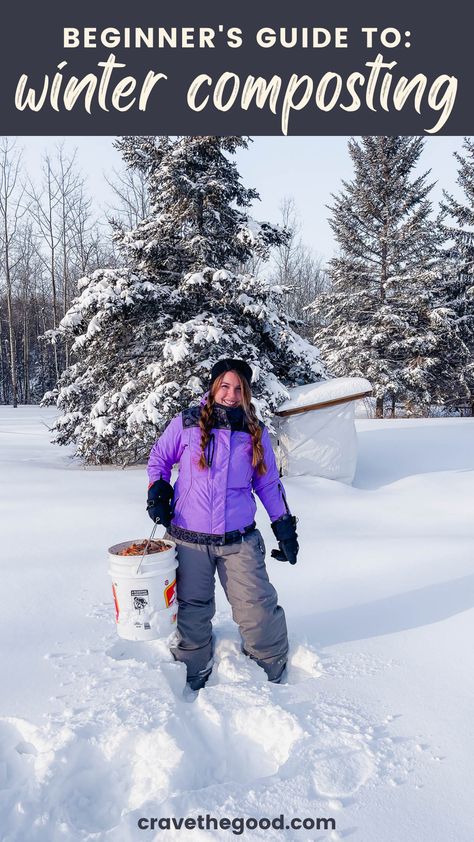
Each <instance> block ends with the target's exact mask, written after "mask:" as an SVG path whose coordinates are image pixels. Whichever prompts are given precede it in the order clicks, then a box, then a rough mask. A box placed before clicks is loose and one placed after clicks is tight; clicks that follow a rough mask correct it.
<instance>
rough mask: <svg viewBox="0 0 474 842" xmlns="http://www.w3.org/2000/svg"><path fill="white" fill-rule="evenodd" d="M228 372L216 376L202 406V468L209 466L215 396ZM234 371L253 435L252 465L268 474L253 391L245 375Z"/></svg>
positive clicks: (258, 470)
mask: <svg viewBox="0 0 474 842" xmlns="http://www.w3.org/2000/svg"><path fill="white" fill-rule="evenodd" d="M227 373H228V372H227V371H224V372H223V373H222V374H220V375H219V376H218V377H216V379H215V380H214V383H213V384H212V387H211V389H210V390H209V394H208V396H207V400H206V403H205V404H204V405H203V406H202V407H201V415H200V418H199V427H200V428H201V456H200V459H199V462H198V465H199V467H200V468H206V467H207V461H206V455H205V450H206V447H207V445H208V444H209V440H210V438H211V431H212V427H213V424H214V405H215V402H216V397H215V396H216V393H217V391H218V389H219V387H220V385H221V383H222V381H223V379H224V377H225V375H226V374H227ZM232 373H233V374H235V375H236V376H237V377H238V379H239V383H240V388H241V395H242V409H243V412H244V417H245V420H246V421H247V426H248V428H249V432H250V435H251V436H252V448H253V456H252V466H253V467H254V468H257V474H258V475H259V476H262V475H263V474H266V472H267V466H266V464H265V458H264V452H263V445H262V428H261V426H260V424H259V423H258V418H257V413H256V411H255V407H254V405H253V403H252V392H251V391H250V386H249V384H248V382H247V380H246V379H245V377H242V375H241V374H239V372H238V371H235V370H234V369H232Z"/></svg>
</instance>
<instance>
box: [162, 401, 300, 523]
mask: <svg viewBox="0 0 474 842" xmlns="http://www.w3.org/2000/svg"><path fill="white" fill-rule="evenodd" d="M214 413H215V416H216V421H215V426H214V427H213V429H212V434H213V436H211V439H210V441H209V445H208V447H207V448H206V455H207V456H208V457H210V458H209V459H208V461H210V462H211V466H210V467H207V466H206V467H205V468H204V469H203V468H200V467H199V465H198V461H199V459H200V456H201V446H200V444H201V430H200V428H199V414H200V407H199V406H192V407H189V408H188V409H185V410H183V412H181V413H180V414H179V415H176V416H175V418H173V420H172V421H170V423H169V424H168V426H167V427H166V429H165V430H164V432H163V434H162V435H161V436H160V438H159V439H158V441H157V442H156V443H155V444H154V445H153V448H152V450H151V453H150V458H149V460H148V477H149V480H150V484H151V483H153V482H155V480H158V479H160V477H162V478H163V479H164V480H166V482H169V481H170V476H171V469H172V467H173V465H175V464H179V476H178V479H177V481H176V484H175V487H174V498H173V500H174V517H173V521H172V522H173V525H174V526H179V527H181V528H182V529H186V530H190V531H192V532H199V533H204V534H207V535H224V533H225V532H232V531H234V530H241V531H243V530H244V528H245V527H246V526H250V524H251V523H252V522H253V520H254V518H255V512H256V508H257V507H256V503H255V498H254V495H253V492H254V491H255V492H256V494H258V496H259V498H260V500H261V501H262V503H263V505H264V506H265V509H266V510H267V512H268V515H269V517H270V520H271V521H272V522H273V521H275V520H277V519H278V518H280V517H282V515H285V514H288V513H289V508H288V505H287V502H286V497H285V492H284V489H283V485H282V482H281V479H280V477H279V474H278V468H277V465H276V461H275V455H274V453H273V449H272V445H271V441H270V436H269V434H268V430H267V429H266V427H264V426H263V424H262V427H263V433H262V445H263V450H264V454H265V464H266V466H267V473H266V474H263V476H259V475H258V474H257V471H256V469H254V468H253V467H252V437H251V435H250V433H247V432H238V431H234V432H231V428H230V424H229V421H228V418H227V414H226V411H225V409H221V408H220V407H218V406H216V407H215V410H214ZM209 450H210V451H211V452H210V453H208V451H209Z"/></svg>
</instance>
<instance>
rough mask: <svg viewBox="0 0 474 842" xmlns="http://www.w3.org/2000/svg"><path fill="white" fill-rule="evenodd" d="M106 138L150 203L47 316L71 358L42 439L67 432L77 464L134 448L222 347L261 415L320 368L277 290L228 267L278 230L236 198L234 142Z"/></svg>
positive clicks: (198, 387)
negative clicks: (136, 175) (55, 317)
mask: <svg viewBox="0 0 474 842" xmlns="http://www.w3.org/2000/svg"><path fill="white" fill-rule="evenodd" d="M117 145H118V147H119V148H120V149H121V151H122V154H123V157H124V159H125V161H126V162H127V164H128V165H129V166H132V167H135V168H137V169H139V170H140V171H141V172H143V173H145V174H146V177H147V183H148V190H149V195H150V200H151V207H152V212H151V214H150V216H149V217H148V218H147V219H145V220H143V221H142V222H140V224H139V225H138V226H137V227H136V228H135V229H133V230H131V231H123V230H122V229H121V228H120V227H119V226H116V234H115V238H116V241H117V243H118V246H119V249H120V251H121V253H122V254H123V255H124V258H125V265H124V266H123V268H119V269H100V270H97V271H96V272H94V273H93V274H92V275H90V276H88V277H85V278H83V279H82V280H81V281H80V284H79V287H80V295H79V297H78V298H77V299H76V301H75V302H74V304H73V305H72V307H71V308H70V310H69V312H68V313H67V314H66V316H65V318H64V319H63V320H62V322H61V324H60V327H59V333H60V334H62V335H65V336H66V337H67V338H68V339H69V340H71V339H72V340H74V344H73V348H72V353H73V354H74V363H73V365H71V366H70V368H69V369H68V370H67V371H66V372H65V374H64V375H63V376H62V377H61V380H60V382H59V389H58V392H57V394H56V395H55V398H56V402H57V405H58V406H59V408H60V409H61V410H62V415H61V417H60V418H59V419H58V421H57V423H56V425H55V440H56V441H57V442H59V443H61V444H64V443H69V442H75V443H76V444H77V452H78V454H79V455H81V456H82V457H83V458H84V459H85V460H86V461H87V462H89V463H104V462H115V463H122V464H128V463H132V462H136V461H139V460H143V459H145V458H146V457H147V455H148V452H149V449H150V446H151V444H152V443H153V441H154V440H155V439H156V437H157V435H158V434H159V433H160V432H161V431H162V429H163V428H164V426H165V425H166V424H167V423H168V422H169V420H170V419H171V418H172V417H173V415H175V414H176V413H177V412H179V411H180V410H181V409H182V408H183V407H185V406H187V405H188V404H189V403H190V402H193V401H194V402H197V401H198V400H199V399H200V397H201V396H202V394H203V393H204V391H205V390H206V385H207V382H208V378H209V373H210V369H211V367H212V365H213V364H214V362H215V361H216V360H217V359H219V358H220V357H222V356H235V357H239V356H242V357H244V358H245V359H247V360H248V361H249V362H250V363H251V365H252V366H253V370H254V393H255V396H256V403H257V405H258V406H259V409H260V413H261V416H262V418H265V417H267V418H268V417H270V416H271V414H272V412H273V411H274V410H275V408H276V407H277V405H278V404H279V403H280V402H281V400H282V399H284V398H285V397H286V396H287V391H286V388H285V387H286V386H291V385H295V384H298V383H308V382H312V381H314V380H317V379H319V378H320V377H322V376H324V371H323V366H322V364H321V362H320V359H319V354H318V351H317V350H316V348H314V346H312V345H311V344H310V343H308V342H306V341H305V340H303V339H302V338H301V337H300V336H299V335H298V334H297V333H296V332H295V331H294V330H293V328H292V325H291V323H290V320H289V319H288V318H287V317H286V316H285V315H284V313H283V311H282V310H283V308H282V292H281V291H279V290H278V289H275V288H273V289H270V287H269V285H268V284H267V283H266V282H265V281H264V280H262V279H260V278H257V277H254V276H252V275H241V274H239V273H238V271H237V266H239V265H241V264H242V263H244V262H245V261H247V260H248V259H249V257H251V256H252V254H254V253H255V252H257V253H260V254H263V255H264V256H265V255H266V254H267V253H268V250H269V249H270V247H271V246H272V245H275V244H279V243H280V242H282V241H283V240H284V238H285V236H286V234H285V232H284V231H281V230H279V229H278V228H276V227H275V226H272V225H270V224H268V223H256V222H255V221H253V220H252V219H251V218H250V217H249V216H248V214H247V213H246V212H245V210H244V209H245V208H247V207H248V206H249V204H250V203H251V202H252V201H253V200H254V199H255V198H257V194H256V192H255V191H254V190H249V189H246V188H244V187H243V185H242V184H241V183H240V177H239V175H238V172H237V170H236V167H235V164H234V163H233V162H232V161H231V160H229V158H228V157H227V154H233V153H234V152H235V151H236V149H237V148H238V147H244V148H245V147H246V146H247V141H246V140H245V139H244V138H241V137H223V138H220V137H182V138H177V139H174V140H171V139H170V138H168V137H160V138H157V139H155V138H148V137H133V138H122V139H120V140H119V141H118V144H117ZM50 397H51V396H50ZM46 399H47V400H48V399H49V398H46Z"/></svg>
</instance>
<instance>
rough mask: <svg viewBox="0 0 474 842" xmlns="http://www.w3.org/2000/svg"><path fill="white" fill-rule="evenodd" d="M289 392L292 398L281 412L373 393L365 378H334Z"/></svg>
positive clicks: (292, 389) (281, 408) (283, 405)
mask: <svg viewBox="0 0 474 842" xmlns="http://www.w3.org/2000/svg"><path fill="white" fill-rule="evenodd" d="M288 391H289V393H290V398H289V399H288V400H286V401H285V402H284V403H282V404H281V406H279V407H278V411H279V412H280V411H283V410H285V409H296V408H297V407H302V406H311V404H314V403H325V402H326V401H334V400H338V399H339V398H348V397H351V396H352V395H361V394H362V393H363V392H371V391H372V386H371V385H370V383H369V381H368V380H365V378H363V377H334V378H332V379H331V380H325V381H324V382H320V383H309V384H308V385H307V386H296V387H295V388H291V389H288Z"/></svg>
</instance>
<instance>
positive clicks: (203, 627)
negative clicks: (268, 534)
mask: <svg viewBox="0 0 474 842" xmlns="http://www.w3.org/2000/svg"><path fill="white" fill-rule="evenodd" d="M251 380H252V369H251V367H250V366H249V365H248V363H246V362H245V360H239V359H221V360H218V361H217V362H216V363H215V364H214V366H213V367H212V371H211V380H210V383H209V391H208V392H207V393H206V394H205V395H204V397H203V398H202V400H201V403H200V405H199V406H195V407H189V408H188V409H185V410H184V411H183V412H181V413H180V415H178V416H176V417H175V418H173V420H172V421H171V422H170V424H168V426H167V427H166V429H165V431H164V432H163V434H162V435H161V437H160V438H159V439H158V441H157V442H156V443H155V445H154V446H153V448H152V451H151V453H150V458H149V461H148V476H149V480H150V487H149V489H148V505H147V508H148V512H149V515H150V517H151V518H152V520H153V521H154V522H155V523H162V524H163V525H164V526H165V527H166V528H167V530H168V531H167V532H166V533H165V538H170V539H171V540H172V541H174V542H175V543H176V547H177V553H178V561H179V566H178V572H177V595H178V619H177V622H178V638H177V640H176V641H174V642H173V644H172V648H171V652H172V654H173V655H174V657H175V659H176V660H177V661H181V662H182V663H184V664H186V667H187V678H188V684H189V686H190V687H191V689H192V690H198V689H200V688H201V687H203V686H204V684H205V683H206V681H207V679H208V678H209V675H210V674H211V670H212V661H213V652H214V639H213V634H212V623H211V621H212V617H213V616H214V611H215V601H214V578H215V573H216V572H217V574H218V576H219V579H220V582H221V584H222V587H223V588H224V591H225V594H226V597H227V599H228V600H229V602H230V603H231V605H232V616H233V618H234V620H235V621H236V622H237V623H238V625H239V629H240V634H241V638H242V651H243V652H244V654H245V655H248V656H249V657H250V658H251V659H252V660H254V661H256V662H257V664H258V665H259V666H260V667H262V669H263V670H264V671H265V673H266V674H267V677H268V680H269V681H272V682H275V683H279V682H280V681H281V680H282V676H283V673H284V670H285V666H286V660H287V655H288V638H287V631H286V621H285V614H284V611H283V608H281V606H279V605H278V602H277V600H278V597H277V593H276V591H275V588H274V587H273V585H272V584H271V583H270V581H269V579H268V574H267V571H266V567H265V545H264V543H263V538H262V536H261V534H260V532H259V530H258V529H256V523H255V516H256V505H255V497H254V493H256V494H257V495H258V496H259V497H260V499H261V501H262V503H263V505H264V506H265V508H266V510H267V512H268V514H269V517H270V520H271V521H272V529H273V532H274V534H275V536H276V538H277V540H278V542H279V545H280V551H279V552H278V551H277V550H274V551H273V553H272V555H274V557H276V558H278V559H279V560H280V561H289V562H290V563H291V564H295V562H296V557H297V553H298V542H297V535H296V518H295V517H293V516H292V515H291V513H290V510H289V507H288V504H287V502H286V497H285V493H284V490H283V486H282V483H281V480H280V476H279V473H278V468H277V465H276V461H275V456H274V454H273V450H272V446H271V443H270V437H269V434H268V431H267V429H266V428H265V427H264V425H263V424H262V422H261V421H259V420H258V418H257V415H256V412H255V407H254V405H253V403H252V393H251V389H250V384H251ZM176 463H177V464H178V465H179V475H178V479H177V482H176V484H175V487H174V489H173V488H172V487H171V485H170V482H169V481H170V478H171V469H172V467H173V465H174V464H176ZM275 553H277V555H276V556H275Z"/></svg>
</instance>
